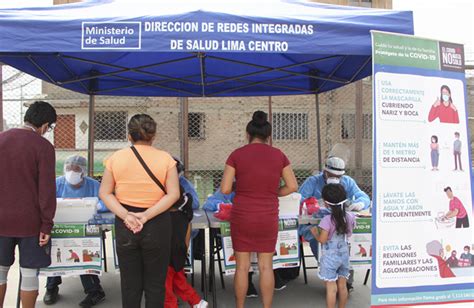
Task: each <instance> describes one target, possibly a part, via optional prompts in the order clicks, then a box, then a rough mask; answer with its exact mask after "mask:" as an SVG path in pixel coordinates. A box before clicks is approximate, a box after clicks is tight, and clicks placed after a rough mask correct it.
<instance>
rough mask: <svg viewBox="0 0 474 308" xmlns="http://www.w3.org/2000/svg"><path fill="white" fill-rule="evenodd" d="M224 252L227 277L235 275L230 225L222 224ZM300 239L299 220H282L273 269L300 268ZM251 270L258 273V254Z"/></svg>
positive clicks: (252, 262)
mask: <svg viewBox="0 0 474 308" xmlns="http://www.w3.org/2000/svg"><path fill="white" fill-rule="evenodd" d="M221 236H222V250H223V251H224V270H225V273H226V275H232V274H234V273H235V266H236V262H235V256H234V249H233V248H232V239H231V237H230V224H229V223H228V222H223V223H221ZM298 247H299V237H298V219H297V218H296V217H295V218H290V217H288V218H281V217H280V220H279V231H278V238H277V243H276V247H275V254H274V255H273V268H274V269H277V268H291V267H299V266H300V255H299V249H298ZM251 268H252V270H253V271H258V260H257V254H255V253H252V255H251Z"/></svg>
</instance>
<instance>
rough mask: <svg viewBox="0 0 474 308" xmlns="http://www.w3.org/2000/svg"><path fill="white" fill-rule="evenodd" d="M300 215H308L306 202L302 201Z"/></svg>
mask: <svg viewBox="0 0 474 308" xmlns="http://www.w3.org/2000/svg"><path fill="white" fill-rule="evenodd" d="M301 215H302V216H304V217H306V216H308V207H307V206H306V202H303V207H302V209H301Z"/></svg>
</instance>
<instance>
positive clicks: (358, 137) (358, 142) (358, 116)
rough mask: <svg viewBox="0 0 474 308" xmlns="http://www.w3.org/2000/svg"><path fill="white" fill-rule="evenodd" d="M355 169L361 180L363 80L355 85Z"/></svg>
mask: <svg viewBox="0 0 474 308" xmlns="http://www.w3.org/2000/svg"><path fill="white" fill-rule="evenodd" d="M355 87H356V91H355V95H356V97H355V168H356V170H355V171H356V172H355V175H356V177H357V178H358V179H359V180H360V175H361V171H362V170H361V169H362V134H363V133H364V132H363V130H364V128H363V123H362V121H363V119H362V118H363V115H362V105H363V99H362V95H363V94H362V92H363V84H362V80H359V81H356V83H355Z"/></svg>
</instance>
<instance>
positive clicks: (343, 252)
mask: <svg viewBox="0 0 474 308" xmlns="http://www.w3.org/2000/svg"><path fill="white" fill-rule="evenodd" d="M319 262H320V263H319V265H320V270H319V274H318V276H319V278H320V279H322V280H324V281H336V280H337V279H339V278H340V277H342V278H346V279H348V278H349V249H348V248H347V246H346V247H344V248H341V249H329V250H325V249H323V253H322V256H321V259H320V261H319Z"/></svg>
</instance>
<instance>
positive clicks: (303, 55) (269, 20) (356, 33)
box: [0, 0, 413, 303]
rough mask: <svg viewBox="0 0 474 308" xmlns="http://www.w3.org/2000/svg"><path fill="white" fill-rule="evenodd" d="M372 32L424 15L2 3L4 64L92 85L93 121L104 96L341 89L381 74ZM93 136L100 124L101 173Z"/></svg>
mask: <svg viewBox="0 0 474 308" xmlns="http://www.w3.org/2000/svg"><path fill="white" fill-rule="evenodd" d="M371 30H379V31H387V32H398V33H404V34H413V16H412V13H411V12H400V11H392V10H380V9H366V8H355V7H347V6H334V5H325V4H318V3H312V2H307V1H301V0H273V1H269V0H261V1H256V0H239V1H221V0H204V1H192V0H188V1H186V0H174V1H163V0H162V1H159V0H155V1H144V0H135V1H123V0H120V1H119V0H116V1H112V0H89V1H85V2H82V3H75V4H68V5H61V6H54V7H46V8H45V7H41V8H25V9H2V10H0V62H3V63H5V64H8V65H10V66H13V67H15V68H17V69H19V70H21V71H23V72H26V73H28V74H30V75H32V76H35V77H38V78H40V79H42V80H45V81H48V82H51V83H53V84H55V85H57V86H61V87H64V88H67V89H70V90H73V91H77V92H80V93H85V94H88V95H90V98H91V99H90V106H89V123H93V119H94V96H95V95H117V96H172V97H218V96H274V95H296V94H318V93H322V92H325V91H329V90H332V89H336V88H338V87H341V86H344V85H347V84H350V83H352V82H354V81H357V80H359V79H362V78H364V77H367V76H369V75H371V70H372V67H371V63H370V62H371V54H372V51H371V36H370V31H371ZM316 106H317V107H316V108H317V110H318V103H317V96H316ZM317 114H318V112H317ZM317 119H318V121H319V114H318V116H317ZM318 123H319V122H318ZM318 135H319V124H318ZM93 137H94V126H93V125H90V126H89V172H91V170H92V168H93V161H94V160H93V145H94V143H93ZM318 144H320V140H319V137H318ZM319 148H320V147H319ZM319 162H320V164H321V154H319ZM185 163H187V160H186V159H185ZM213 286H215V283H213ZM213 297H214V303H215V292H213Z"/></svg>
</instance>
